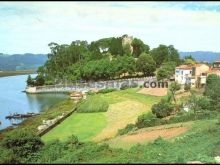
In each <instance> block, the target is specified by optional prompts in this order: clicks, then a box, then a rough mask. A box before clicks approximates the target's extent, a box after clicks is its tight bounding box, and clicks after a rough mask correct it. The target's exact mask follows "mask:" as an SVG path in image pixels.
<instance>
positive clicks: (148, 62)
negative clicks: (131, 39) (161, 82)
mask: <svg viewBox="0 0 220 165" xmlns="http://www.w3.org/2000/svg"><path fill="white" fill-rule="evenodd" d="M136 68H137V71H140V72H143V74H144V76H153V75H154V71H155V70H156V64H155V61H154V60H153V58H152V57H151V56H150V55H149V54H146V53H142V54H141V55H140V56H139V57H138V59H137V62H136Z"/></svg>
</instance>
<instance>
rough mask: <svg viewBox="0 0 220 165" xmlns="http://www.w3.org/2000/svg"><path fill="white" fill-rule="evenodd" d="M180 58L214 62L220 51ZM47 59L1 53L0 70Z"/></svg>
mask: <svg viewBox="0 0 220 165" xmlns="http://www.w3.org/2000/svg"><path fill="white" fill-rule="evenodd" d="M179 54H180V58H184V57H185V56H187V55H191V56H192V57H194V58H195V59H196V61H207V62H213V61H215V60H217V59H220V52H219V53H216V52H210V51H195V52H181V51H180V52H179ZM46 61H47V55H46V54H31V53H26V54H13V55H7V54H2V53H0V70H3V71H4V70H8V71H9V70H11V71H14V70H27V69H34V70H35V69H37V68H38V67H39V66H42V65H44V63H45V62H46Z"/></svg>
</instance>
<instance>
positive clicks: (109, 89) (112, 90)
mask: <svg viewBox="0 0 220 165" xmlns="http://www.w3.org/2000/svg"><path fill="white" fill-rule="evenodd" d="M116 90H117V89H115V88H106V89H101V90H99V91H98V92H97V93H110V92H114V91H116Z"/></svg>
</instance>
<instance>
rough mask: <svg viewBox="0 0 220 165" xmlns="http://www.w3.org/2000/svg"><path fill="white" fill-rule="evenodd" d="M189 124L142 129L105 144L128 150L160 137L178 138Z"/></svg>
mask: <svg viewBox="0 0 220 165" xmlns="http://www.w3.org/2000/svg"><path fill="white" fill-rule="evenodd" d="M191 124H192V123H191V122H186V123H177V124H169V125H161V126H156V127H148V128H143V129H140V130H138V131H135V132H133V133H131V134H127V135H123V136H118V137H116V138H114V139H111V140H109V141H108V142H107V143H108V144H109V145H110V146H111V147H113V148H124V149H129V148H130V147H132V146H133V145H136V144H138V143H140V144H147V143H149V142H152V141H154V140H155V139H156V138H158V137H160V136H161V137H162V138H164V139H171V138H173V137H176V136H179V135H181V134H183V133H185V132H186V131H187V130H188V129H189V128H190V127H191Z"/></svg>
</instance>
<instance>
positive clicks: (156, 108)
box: [151, 99, 174, 118]
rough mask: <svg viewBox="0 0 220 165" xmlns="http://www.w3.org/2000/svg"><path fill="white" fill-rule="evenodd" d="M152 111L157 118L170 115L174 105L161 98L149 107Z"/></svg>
mask: <svg viewBox="0 0 220 165" xmlns="http://www.w3.org/2000/svg"><path fill="white" fill-rule="evenodd" d="M151 110H152V113H153V114H155V115H156V116H157V117H158V118H163V117H166V116H169V115H171V113H172V112H173V110H174V106H173V105H172V104H171V103H169V102H167V101H166V100H165V99H161V101H160V102H159V103H158V104H154V105H153V106H152V108H151Z"/></svg>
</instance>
